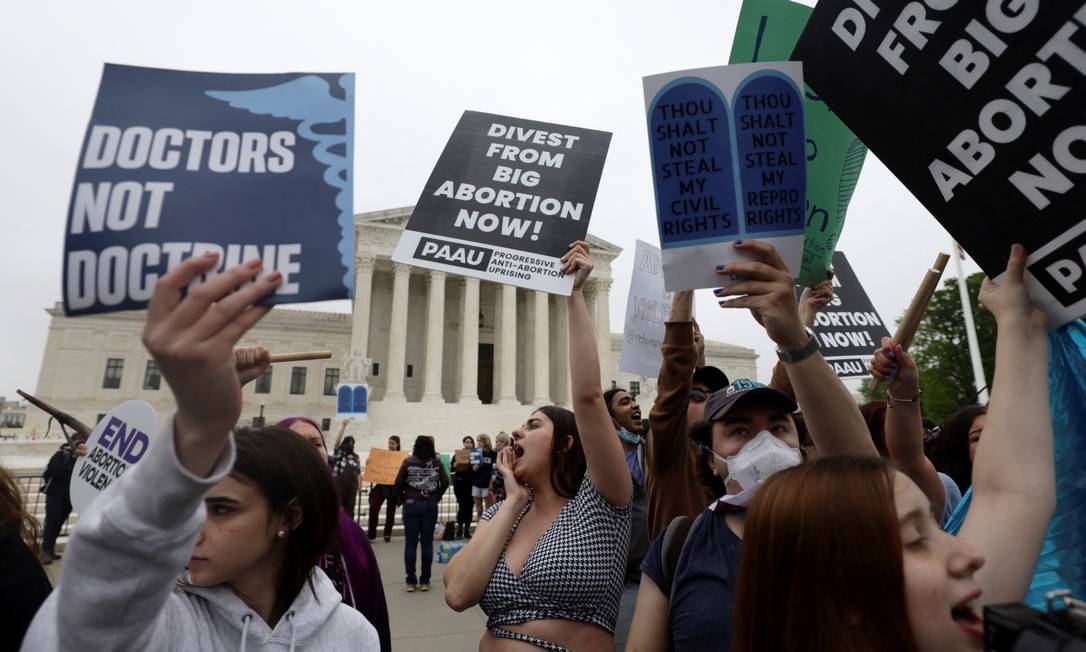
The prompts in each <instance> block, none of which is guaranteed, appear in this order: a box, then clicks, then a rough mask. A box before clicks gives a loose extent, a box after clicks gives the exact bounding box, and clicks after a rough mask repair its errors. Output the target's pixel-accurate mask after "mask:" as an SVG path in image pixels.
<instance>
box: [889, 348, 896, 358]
mask: <svg viewBox="0 0 1086 652" xmlns="http://www.w3.org/2000/svg"><path fill="white" fill-rule="evenodd" d="M890 357H891V358H896V357H897V351H896V350H895V349H890Z"/></svg>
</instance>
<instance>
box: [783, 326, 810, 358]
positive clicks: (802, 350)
mask: <svg viewBox="0 0 1086 652" xmlns="http://www.w3.org/2000/svg"><path fill="white" fill-rule="evenodd" d="M803 330H804V331H805V332H806V333H807V343H806V344H804V345H803V346H801V347H799V348H796V349H788V350H787V351H784V350H781V349H779V348H778V349H777V357H778V358H780V360H781V362H799V361H800V360H803V359H804V358H807V357H809V356H810V355H811V354H812V353H814V352H815V351H817V350H818V338H817V337H815V334H814V331H813V330H811V329H810V328H807V327H806V326H804V327H803Z"/></svg>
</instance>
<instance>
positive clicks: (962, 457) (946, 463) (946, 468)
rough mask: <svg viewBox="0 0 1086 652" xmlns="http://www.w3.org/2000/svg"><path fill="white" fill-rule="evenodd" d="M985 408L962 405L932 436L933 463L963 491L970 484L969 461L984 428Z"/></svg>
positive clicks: (973, 456)
mask: <svg viewBox="0 0 1086 652" xmlns="http://www.w3.org/2000/svg"><path fill="white" fill-rule="evenodd" d="M987 415H988V408H986V407H984V406H983V405H970V406H968V407H964V408H962V409H960V410H958V411H957V412H955V413H954V414H952V415H950V416H949V417H947V420H946V423H944V424H943V428H942V430H940V432H939V436H938V437H936V439H935V454H934V455H933V457H934V458H935V460H934V461H935V466H936V468H938V469H939V470H940V471H942V472H943V473H946V474H947V475H949V476H950V477H951V478H952V479H953V480H954V482H955V483H956V484H957V485H958V488H959V489H961V490H962V492H965V491H967V490H968V489H969V487H971V486H972V485H973V460H974V459H975V458H976V455H977V446H978V445H979V444H980V438H981V435H982V434H983V431H984V422H985V419H986V418H987Z"/></svg>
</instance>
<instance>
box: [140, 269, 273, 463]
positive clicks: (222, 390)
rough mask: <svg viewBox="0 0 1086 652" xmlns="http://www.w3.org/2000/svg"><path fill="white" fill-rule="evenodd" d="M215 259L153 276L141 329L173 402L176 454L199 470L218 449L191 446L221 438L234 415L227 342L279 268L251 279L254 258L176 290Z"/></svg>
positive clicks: (250, 316) (235, 385)
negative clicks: (203, 450) (155, 278)
mask: <svg viewBox="0 0 1086 652" xmlns="http://www.w3.org/2000/svg"><path fill="white" fill-rule="evenodd" d="M217 262H218V256H217V255H215V254H210V255H205V256H194V257H192V258H189V259H187V260H185V261H184V262H182V263H181V264H180V265H178V266H177V267H175V268H174V269H173V270H171V271H170V272H168V273H167V274H166V275H164V276H163V277H162V278H160V279H159V280H158V282H157V283H156V284H155V290H154V294H153V295H152V296H151V301H150V305H149V306H148V309H147V322H146V324H145V325H144V328H143V343H144V345H145V346H146V347H147V350H148V351H149V352H150V353H151V357H153V358H154V360H155V362H156V363H157V364H158V368H159V369H161V370H162V375H163V376H164V377H165V378H166V382H167V383H168V384H169V386H170V389H171V390H172V391H173V395H174V398H175V400H176V401H177V414H176V416H175V417H174V427H175V436H176V437H177V440H178V443H177V446H178V456H179V459H180V460H181V462H182V464H184V465H185V466H186V467H188V468H189V469H190V470H191V471H193V472H196V473H201V472H202V473H203V474H206V473H208V472H209V471H210V470H211V468H212V466H213V464H214V462H215V460H216V459H217V457H218V452H217V451H215V452H214V455H213V456H211V455H208V454H206V453H201V452H199V451H198V450H197V449H199V444H201V443H205V444H208V445H209V446H208V447H209V448H212V447H211V446H210V444H212V443H219V444H222V443H223V442H225V440H226V435H227V434H228V433H229V432H230V429H231V428H233V427H234V425H235V424H236V423H237V420H238V417H239V416H240V415H241V403H242V398H241V383H240V382H239V378H238V372H237V369H236V368H235V360H234V356H233V348H234V345H235V344H237V342H238V340H239V339H241V337H242V336H243V335H244V334H245V332H246V331H248V330H249V328H251V327H252V326H253V325H254V324H256V323H257V322H258V321H260V318H261V317H263V316H264V315H265V314H267V312H268V310H270V307H267V306H257V305H254V304H255V303H256V302H257V301H259V300H260V299H262V298H264V297H265V296H267V295H268V294H270V293H271V292H272V291H273V290H275V288H276V287H277V286H278V285H279V284H280V283H281V282H282V275H281V274H280V273H279V272H272V273H270V274H268V275H266V276H264V277H263V278H259V279H256V280H255V281H254V278H255V277H256V276H257V274H259V273H260V269H261V262H260V260H259V259H254V260H251V261H249V262H247V263H244V264H242V265H238V266H236V267H233V268H231V269H229V270H227V271H225V272H223V273H221V274H216V275H214V276H211V277H210V278H208V280H207V281H205V282H204V283H201V284H200V285H197V286H196V287H194V288H192V289H191V290H189V292H188V294H187V295H186V296H182V290H184V289H185V288H186V287H189V284H190V283H192V281H193V280H195V279H196V278H197V277H199V276H200V275H202V274H206V273H208V272H209V271H211V270H212V269H214V268H215V266H216V264H217ZM239 287H240V289H237V290H236V291H235V289H236V288H239ZM219 449H220V450H221V446H220V447H219ZM186 453H188V455H186ZM186 458H188V459H186Z"/></svg>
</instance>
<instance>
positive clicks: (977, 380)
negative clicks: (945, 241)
mask: <svg viewBox="0 0 1086 652" xmlns="http://www.w3.org/2000/svg"><path fill="white" fill-rule="evenodd" d="M951 240H952V242H953V244H954V247H953V251H954V253H955V256H954V271H955V272H957V274H958V293H959V294H960V295H961V298H962V317H964V318H965V337H966V339H967V340H969V361H970V362H972V363H973V385H974V386H975V387H976V388H977V402H978V403H980V404H981V405H987V404H988V383H986V382H985V381H984V378H985V376H984V363H982V362H981V360H980V344H979V343H978V342H977V326H976V324H975V323H974V321H973V304H972V302H971V301H970V300H969V287H968V286H967V285H966V282H965V274H963V273H962V257H963V256H964V255H965V252H964V251H963V250H962V247H961V245H959V244H958V243H957V241H954V240H953V238H952V239H951Z"/></svg>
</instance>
